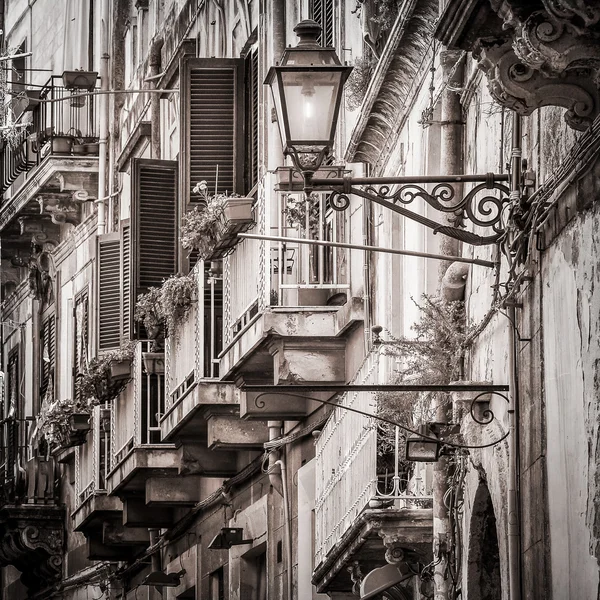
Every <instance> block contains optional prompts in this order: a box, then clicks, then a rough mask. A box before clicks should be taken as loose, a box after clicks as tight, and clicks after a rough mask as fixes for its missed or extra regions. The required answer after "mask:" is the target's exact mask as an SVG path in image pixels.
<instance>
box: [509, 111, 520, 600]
mask: <svg viewBox="0 0 600 600" xmlns="http://www.w3.org/2000/svg"><path fill="white" fill-rule="evenodd" d="M521 153H522V150H521V117H520V116H519V115H518V114H517V113H516V112H514V113H513V132H512V157H511V191H510V197H511V201H512V202H513V203H518V202H520V199H521V194H520V191H521ZM507 310H508V321H509V323H508V367H509V386H510V409H509V411H508V419H509V431H510V435H509V436H508V491H507V505H508V506H507V510H508V580H509V586H510V600H521V519H520V510H519V479H520V464H519V435H520V432H519V387H518V386H519V382H518V363H517V361H518V358H517V353H516V351H515V346H516V336H515V326H516V314H515V313H516V311H515V306H514V305H512V306H507Z"/></svg>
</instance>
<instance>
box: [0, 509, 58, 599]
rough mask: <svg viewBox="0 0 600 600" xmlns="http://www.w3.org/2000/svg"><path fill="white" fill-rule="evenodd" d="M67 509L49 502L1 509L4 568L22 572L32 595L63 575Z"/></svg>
mask: <svg viewBox="0 0 600 600" xmlns="http://www.w3.org/2000/svg"><path fill="white" fill-rule="evenodd" d="M64 535H65V533H64V509H63V508H62V507H58V506H54V505H46V504H21V505H12V506H11V505H6V506H4V507H3V508H2V510H1V511H0V567H1V566H6V565H12V566H14V567H16V568H17V569H18V570H19V571H21V573H22V575H21V581H22V582H23V584H24V585H25V587H27V588H28V589H29V592H30V594H33V593H35V592H39V591H41V590H44V589H46V588H47V587H48V585H49V584H51V583H52V582H54V581H56V580H57V579H59V578H60V577H61V575H62V563H63V540H64Z"/></svg>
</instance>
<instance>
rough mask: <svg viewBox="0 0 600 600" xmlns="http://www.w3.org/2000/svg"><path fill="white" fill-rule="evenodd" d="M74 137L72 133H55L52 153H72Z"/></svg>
mask: <svg viewBox="0 0 600 600" xmlns="http://www.w3.org/2000/svg"><path fill="white" fill-rule="evenodd" d="M72 149H73V138H72V137H71V136H70V135H55V136H53V137H52V154H71V150H72Z"/></svg>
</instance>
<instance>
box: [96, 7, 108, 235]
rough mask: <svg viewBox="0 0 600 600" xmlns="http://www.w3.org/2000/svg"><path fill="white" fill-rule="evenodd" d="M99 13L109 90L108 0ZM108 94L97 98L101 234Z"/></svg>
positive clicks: (104, 85) (101, 227)
mask: <svg viewBox="0 0 600 600" xmlns="http://www.w3.org/2000/svg"><path fill="white" fill-rule="evenodd" d="M100 15H101V20H102V27H101V34H100V35H101V39H100V46H101V49H100V51H101V52H102V56H101V58H100V85H101V89H102V91H106V92H107V91H108V90H109V81H108V73H109V71H108V67H109V64H108V63H109V59H110V57H109V54H108V32H109V24H108V21H109V18H110V5H109V2H108V0H102V4H101V7H100ZM108 103H109V96H108V94H102V95H101V96H100V99H99V117H100V131H99V140H98V142H99V144H98V145H99V152H98V200H96V203H97V205H98V225H97V233H98V235H102V234H104V233H105V232H106V206H105V204H104V202H105V197H106V196H107V193H106V179H107V177H106V170H107V169H106V165H107V161H106V158H107V153H108V120H109V119H108Z"/></svg>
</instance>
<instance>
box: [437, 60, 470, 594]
mask: <svg viewBox="0 0 600 600" xmlns="http://www.w3.org/2000/svg"><path fill="white" fill-rule="evenodd" d="M440 62H441V66H442V72H443V79H444V81H447V87H446V89H445V90H444V92H443V94H442V99H441V120H442V122H441V124H440V127H441V144H440V146H441V147H440V155H441V158H440V171H441V173H444V174H445V175H455V174H459V173H462V172H463V118H462V106H461V104H460V95H459V94H458V93H457V92H456V91H453V90H454V89H456V88H460V87H461V86H462V82H463V74H464V73H463V71H464V66H463V61H462V59H461V58H460V53H458V52H454V51H448V50H444V51H442V53H441V56H440ZM455 188H456V195H457V196H458V197H460V196H461V194H462V186H460V185H456V186H455ZM449 217H452V215H449ZM440 254H444V255H447V256H459V255H460V245H459V242H458V240H454V239H451V238H448V237H446V236H441V238H440ZM450 265H451V263H450V262H449V261H444V262H442V263H440V266H439V268H438V289H439V293H440V295H442V296H443V295H444V284H443V281H444V276H445V275H446V272H447V271H449V268H450ZM449 275H450V274H449ZM459 277H460V276H459ZM449 280H450V277H447V278H446V290H445V291H446V292H447V291H448V281H449ZM458 291H459V292H460V293H461V294H462V293H463V288H462V287H460V288H459V290H458ZM432 409H433V411H434V420H435V421H436V422H437V423H448V422H449V419H450V412H451V403H449V402H446V401H445V399H438V400H436V401H435V402H434V404H433V406H432ZM448 468H449V462H448V458H447V457H445V456H442V457H440V459H439V460H438V461H437V462H436V463H434V465H433V551H434V558H436V560H438V561H439V562H438V563H437V565H436V566H435V569H434V577H433V581H434V598H435V600H448V599H449V597H450V581H449V579H448V560H447V556H448V555H447V551H448V550H449V548H448V542H449V539H450V535H449V534H450V520H449V515H448V509H447V508H446V504H445V502H444V498H445V497H446V493H447V491H448Z"/></svg>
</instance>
